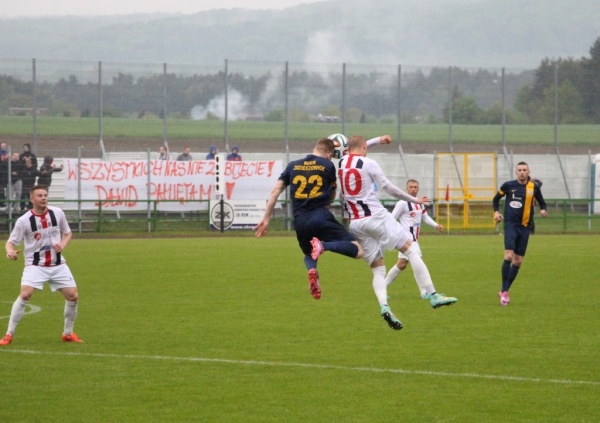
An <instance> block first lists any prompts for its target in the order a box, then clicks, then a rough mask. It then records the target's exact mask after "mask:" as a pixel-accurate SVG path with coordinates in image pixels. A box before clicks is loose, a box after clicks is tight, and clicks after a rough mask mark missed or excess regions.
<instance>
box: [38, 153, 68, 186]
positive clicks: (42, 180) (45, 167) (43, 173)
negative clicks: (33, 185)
mask: <svg viewBox="0 0 600 423" xmlns="http://www.w3.org/2000/svg"><path fill="white" fill-rule="evenodd" d="M62 170H63V165H60V166H54V157H52V156H46V157H44V163H43V164H42V165H41V166H40V172H39V175H38V182H37V183H38V185H44V186H45V187H47V188H50V185H52V174H53V173H54V172H62Z"/></svg>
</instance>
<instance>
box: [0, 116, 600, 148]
mask: <svg viewBox="0 0 600 423" xmlns="http://www.w3.org/2000/svg"><path fill="white" fill-rule="evenodd" d="M224 127H225V124H224V122H222V121H216V120H204V121H194V120H187V119H169V120H168V122H167V134H168V137H169V138H170V139H194V138H196V139H198V138H201V139H222V138H223V134H224V131H225V129H224ZM0 128H1V129H0V131H1V133H2V134H3V135H14V136H27V135H29V134H31V133H32V131H33V129H32V128H33V118H32V117H31V116H0ZM341 130H342V124H341V123H314V122H310V123H298V122H294V123H290V124H289V126H288V137H289V139H290V140H291V141H294V140H316V139H318V138H320V137H322V136H323V133H330V132H331V133H334V132H340V131H341ZM37 131H38V135H39V136H52V137H57V136H64V137H97V136H98V133H99V123H98V119H97V118H63V117H49V116H39V117H38V118H37ZM401 131H402V140H404V141H406V142H436V143H447V142H448V139H449V135H448V134H449V129H448V125H444V124H403V125H402V127H401ZM228 132H229V137H230V138H231V139H243V140H272V141H275V142H281V140H282V139H284V135H285V124H284V123H283V122H246V121H232V122H229V123H228ZM345 132H346V134H364V135H365V136H367V137H369V136H375V135H376V134H391V135H392V136H393V137H394V138H397V135H398V128H397V125H396V124H395V123H364V124H357V123H354V124H347V125H346V128H345ZM103 135H104V137H105V138H111V137H116V138H152V137H162V135H163V121H162V120H160V119H127V118H104V119H103ZM452 140H453V141H454V142H457V143H458V142H460V143H478V144H480V143H491V144H498V143H501V142H502V127H501V126H500V125H453V126H452ZM506 142H507V143H508V144H519V145H523V144H553V143H554V126H552V125H509V126H507V127H506ZM558 142H559V143H560V144H569V145H570V144H582V145H590V146H597V145H598V143H599V142H600V125H560V126H559V128H558Z"/></svg>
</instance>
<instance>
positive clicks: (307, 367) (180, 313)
mask: <svg viewBox="0 0 600 423" xmlns="http://www.w3.org/2000/svg"><path fill="white" fill-rule="evenodd" d="M592 241H593V242H592ZM421 247H422V250H423V253H424V258H425V260H426V262H427V263H428V266H429V270H430V272H431V275H432V277H433V280H434V283H435V284H436V287H437V288H438V290H439V291H441V292H445V293H446V294H449V295H453V296H456V297H458V303H457V304H456V305H454V306H452V307H444V308H440V309H438V310H433V309H432V308H431V307H430V306H429V305H428V303H427V302H426V301H423V300H421V299H420V298H419V293H418V289H417V287H416V285H415V282H414V278H413V275H412V272H411V271H407V272H403V273H402V274H401V275H400V277H399V279H398V280H396V282H394V283H393V284H392V285H391V286H390V288H389V294H390V305H391V307H392V309H393V310H394V311H395V312H396V314H397V315H398V317H399V318H400V319H401V320H402V321H403V323H404V325H405V327H404V329H403V330H401V331H393V330H391V329H390V328H389V327H388V326H387V324H386V323H385V322H384V321H383V320H382V319H381V317H380V316H379V308H378V305H377V301H376V300H375V297H374V294H373V292H372V287H371V279H372V273H371V271H370V270H369V268H368V267H367V266H366V264H365V263H363V262H362V261H358V260H351V259H348V258H345V257H342V256H339V255H335V254H332V253H326V254H325V255H323V256H321V258H320V259H319V272H320V279H321V286H322V290H323V296H322V298H321V299H320V300H319V301H315V300H314V299H313V298H312V297H311V296H310V294H309V292H308V288H307V277H306V270H305V268H304V265H303V262H302V257H301V253H300V251H299V248H298V246H297V242H296V240H295V237H293V236H268V237H266V238H263V239H254V238H232V237H220V236H216V237H214V238H186V239H115V240H112V239H95V240H93V239H78V238H77V235H75V238H74V240H73V241H72V242H71V244H70V245H69V247H68V248H67V249H66V250H65V253H64V254H65V256H66V258H67V260H68V263H69V265H70V267H71V270H72V271H73V273H74V275H75V277H76V280H77V282H78V285H79V290H80V306H79V316H78V319H77V322H76V326H75V330H76V332H77V333H78V334H79V335H80V336H81V337H82V338H83V339H84V340H85V341H86V343H85V344H77V345H74V344H65V343H62V342H61V341H60V334H61V331H62V325H63V316H62V313H63V304H64V303H63V300H62V297H61V296H60V294H56V293H55V294H51V293H50V291H49V290H48V289H47V288H46V290H44V291H43V292H37V293H36V294H35V295H34V297H33V298H32V300H31V302H30V304H31V305H33V306H37V307H39V308H40V309H41V310H40V311H39V312H38V313H35V314H29V315H26V316H24V318H23V320H22V321H21V323H20V325H19V327H18V328H17V332H16V334H15V338H14V341H13V343H12V344H11V345H10V346H8V347H2V348H1V349H0V361H1V362H2V365H1V366H0V392H1V395H0V418H1V420H2V421H7V422H8V421H15V422H16V421H44V422H59V421H60V422H63V421H65V420H67V421H86V422H108V421H115V422H117V421H127V422H167V421H172V422H175V421H177V422H180V421H190V422H192V421H194V422H197V421H203V422H240V423H241V422H244V423H247V422H261V423H262V422H277V423H279V422H327V423H330V422H369V423H370V422H374V421H378V422H397V421H402V422H422V421H445V422H532V421H536V422H537V421H552V422H591V421H595V420H596V419H597V415H598V414H597V402H598V398H599V397H600V368H599V367H598V363H599V362H600V350H599V349H598V345H600V335H599V334H598V330H597V328H598V326H599V324H600V317H599V315H598V312H597V307H596V301H595V298H596V295H597V294H598V295H600V285H599V284H597V283H595V282H596V281H597V280H598V278H599V276H600V271H599V270H598V268H597V267H596V266H594V262H595V260H597V257H598V256H599V255H600V243H599V242H597V239H596V237H590V236H573V235H562V236H550V235H536V236H534V237H532V238H531V239H530V243H529V249H528V252H527V256H526V258H525V261H524V264H523V267H522V269H521V271H520V273H519V276H518V279H517V281H516V282H515V284H514V285H513V288H512V289H511V304H510V305H509V306H508V307H501V306H500V305H499V301H498V298H497V292H498V290H499V287H500V265H501V263H502V255H503V245H502V238H501V237H499V236H497V235H495V236H494V235H489V236H485V235H482V236H429V235H427V234H425V235H424V236H423V237H422V239H421ZM395 260H396V254H394V253H388V255H387V256H386V264H387V266H388V267H389V266H391V265H392V264H393V263H394V262H395ZM0 263H1V264H0V266H1V268H0V271H1V272H2V282H3V283H2V284H0V330H5V327H6V324H7V322H8V321H7V316H8V315H9V314H10V308H11V304H12V303H13V301H14V299H15V298H16V296H17V293H18V285H19V280H20V276H21V272H22V268H23V264H22V262H21V261H19V262H11V261H9V260H6V259H4V260H2V261H1V262H0Z"/></svg>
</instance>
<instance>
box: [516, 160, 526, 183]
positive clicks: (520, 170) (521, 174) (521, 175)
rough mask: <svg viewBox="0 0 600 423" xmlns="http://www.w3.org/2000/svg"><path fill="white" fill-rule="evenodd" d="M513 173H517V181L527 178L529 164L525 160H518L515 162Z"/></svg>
mask: <svg viewBox="0 0 600 423" xmlns="http://www.w3.org/2000/svg"><path fill="white" fill-rule="evenodd" d="M515 174H516V175H517V179H518V180H519V181H527V180H529V165H528V164H527V163H525V162H519V163H518V164H517V169H516V170H515Z"/></svg>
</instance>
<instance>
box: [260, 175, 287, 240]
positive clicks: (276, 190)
mask: <svg viewBox="0 0 600 423" xmlns="http://www.w3.org/2000/svg"><path fill="white" fill-rule="evenodd" d="M284 189H285V184H284V183H283V181H282V180H281V179H279V180H278V181H277V183H275V186H274V187H273V190H272V191H271V194H270V195H269V200H268V201H267V208H266V209H265V214H264V216H263V218H262V220H261V221H260V222H259V223H258V225H256V226H255V227H254V228H252V229H253V230H254V231H255V232H256V235H255V236H256V237H257V238H260V237H262V236H265V235H266V234H267V230H268V229H269V222H270V221H271V216H272V215H273V210H274V209H275V204H276V203H277V199H278V198H279V195H281V193H282V192H283V190H284Z"/></svg>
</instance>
